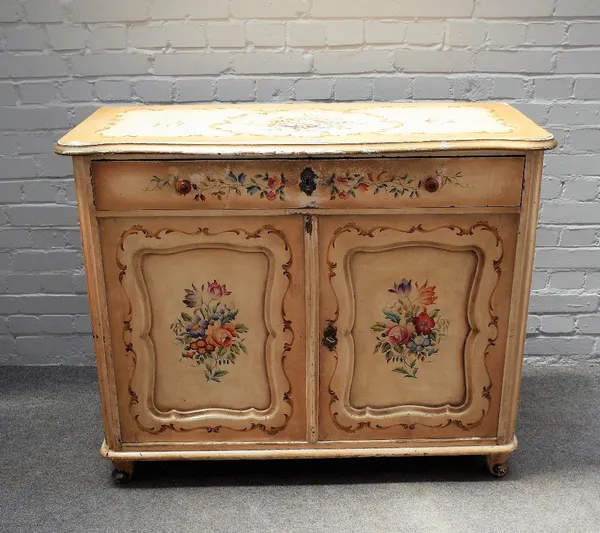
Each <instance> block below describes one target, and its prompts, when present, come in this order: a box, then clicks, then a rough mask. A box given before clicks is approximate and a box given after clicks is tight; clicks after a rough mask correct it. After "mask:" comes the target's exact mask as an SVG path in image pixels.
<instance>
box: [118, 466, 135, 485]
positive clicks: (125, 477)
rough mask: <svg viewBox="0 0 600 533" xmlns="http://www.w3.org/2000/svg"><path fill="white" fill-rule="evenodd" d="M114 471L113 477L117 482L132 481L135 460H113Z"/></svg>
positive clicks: (121, 483)
mask: <svg viewBox="0 0 600 533" xmlns="http://www.w3.org/2000/svg"><path fill="white" fill-rule="evenodd" d="M112 464H113V472H112V478H113V481H114V482H115V483H118V484H119V485H123V484H125V483H129V482H130V481H131V477H132V476H133V469H134V467H135V462H134V461H112Z"/></svg>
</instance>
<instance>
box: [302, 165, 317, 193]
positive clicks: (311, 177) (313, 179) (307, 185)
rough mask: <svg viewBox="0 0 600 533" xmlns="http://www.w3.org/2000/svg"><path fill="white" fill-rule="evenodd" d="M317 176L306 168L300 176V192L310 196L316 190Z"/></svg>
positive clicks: (310, 169)
mask: <svg viewBox="0 0 600 533" xmlns="http://www.w3.org/2000/svg"><path fill="white" fill-rule="evenodd" d="M317 179H318V176H317V175H316V174H315V172H314V170H313V169H312V168H310V167H306V168H305V169H304V170H303V171H302V173H301V174H300V190H301V191H302V192H303V193H304V194H306V195H307V196H310V195H311V194H312V193H313V192H314V190H315V189H316V188H317Z"/></svg>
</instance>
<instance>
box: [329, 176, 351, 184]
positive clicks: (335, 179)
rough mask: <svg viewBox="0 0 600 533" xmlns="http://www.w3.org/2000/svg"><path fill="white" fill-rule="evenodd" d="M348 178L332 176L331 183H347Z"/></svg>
mask: <svg viewBox="0 0 600 533" xmlns="http://www.w3.org/2000/svg"><path fill="white" fill-rule="evenodd" d="M349 181H350V178H349V177H348V176H333V183H337V184H340V185H348V182H349Z"/></svg>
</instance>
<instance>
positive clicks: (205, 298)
mask: <svg viewBox="0 0 600 533" xmlns="http://www.w3.org/2000/svg"><path fill="white" fill-rule="evenodd" d="M230 294H231V291H228V290H227V287H226V285H222V284H220V283H219V282H218V281H217V280H213V281H208V282H206V283H205V284H202V285H201V286H200V289H198V288H197V287H196V286H195V285H194V284H192V288H191V289H185V298H184V299H183V303H184V304H185V305H186V307H188V308H190V309H193V311H191V312H190V313H191V314H190V313H188V312H182V313H181V316H180V317H179V318H178V319H177V320H176V321H175V322H173V324H171V330H172V331H173V333H174V334H175V342H176V343H178V344H181V345H183V352H182V357H183V358H184V359H192V360H194V361H196V363H197V364H198V365H204V376H205V377H206V381H213V382H216V383H220V382H221V379H222V378H223V377H224V376H226V375H227V374H229V371H228V370H225V369H224V367H226V366H227V365H232V364H235V362H236V359H237V357H238V356H239V355H240V354H242V353H247V350H246V346H245V345H244V339H243V338H242V335H243V334H244V333H247V332H248V328H247V327H246V326H245V325H244V324H242V323H241V322H237V315H238V310H237V309H236V308H235V307H234V306H233V305H232V304H229V303H227V302H226V301H225V300H224V298H225V297H226V296H229V295H230Z"/></svg>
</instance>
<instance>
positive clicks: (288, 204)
mask: <svg viewBox="0 0 600 533" xmlns="http://www.w3.org/2000/svg"><path fill="white" fill-rule="evenodd" d="M188 111H190V112H189V113H188ZM193 117H196V118H193ZM198 117H204V119H207V117H209V118H210V120H208V119H207V120H205V121H204V122H202V123H201V122H200V121H199V118H198ZM157 118H158V120H156V119H157ZM325 118H327V119H328V120H325ZM466 118H469V121H467V120H466ZM150 119H151V120H150ZM148 120H150V122H148ZM252 125H254V126H255V127H251V126H252ZM552 146H554V141H553V139H552V137H551V136H550V135H549V134H548V133H547V132H545V131H544V130H542V129H541V128H539V127H537V126H536V125H535V124H533V123H532V122H531V121H529V120H528V119H526V118H525V117H523V116H522V115H520V114H519V113H518V112H517V111H516V110H514V109H512V108H510V107H509V106H504V105H496V104H450V105H442V104H436V105H431V104H424V105H409V106H406V105H398V104H381V105H380V104H368V105H364V104H360V105H359V104H344V105H333V104H331V105H312V104H303V105H290V106H246V107H242V106H215V107H210V108H209V107H201V106H195V107H194V106H192V107H189V108H181V107H177V106H174V107H170V108H142V109H135V111H134V110H133V109H131V108H111V109H103V110H100V111H99V112H98V113H96V114H94V115H93V116H92V117H91V118H90V119H88V120H87V121H85V122H84V123H83V124H81V125H80V126H78V127H77V128H76V129H75V130H73V131H72V132H71V133H70V134H68V135H67V136H66V137H65V138H64V139H62V140H61V141H60V142H59V144H58V145H57V151H58V152H60V153H65V154H69V155H73V156H74V168H75V183H76V187H77V198H78V204H79V215H80V221H81V229H82V236H83V243H84V258H85V267H86V274H87V277H88V286H89V295H90V308H91V314H92V324H93V330H94V339H95V349H96V355H97V360H98V374H99V378H100V391H101V399H102V410H103V415H104V426H105V443H104V444H103V447H102V454H103V455H104V456H105V457H107V458H108V459H110V460H111V461H113V463H114V465H115V472H116V473H115V480H116V481H118V482H123V481H127V480H128V479H129V478H130V477H131V475H132V472H133V465H134V462H135V461H138V460H157V459H243V458H260V459H266V458H275V457H281V458H302V457H361V456H383V455H387V456H399V457H400V456H405V455H432V454H436V455H464V454H474V455H487V456H488V466H489V468H490V470H491V471H492V472H493V473H494V474H496V475H504V474H505V473H506V461H507V458H508V454H510V453H511V452H512V451H513V450H514V449H515V448H516V438H515V436H514V428H515V422H516V413H517V405H518V393H519V383H520V373H521V362H522V355H523V342H524V334H525V323H526V315H527V301H528V293H529V287H530V279H531V268H532V261H533V250H534V241H535V228H536V222H537V210H538V204H539V188H540V180H541V169H542V152H541V150H543V149H545V148H550V147H552ZM309 156H310V158H309ZM217 303H218V306H217V307H215V305H216V304H217ZM211 306H212V307H211ZM206 317H208V318H206ZM232 346H233V348H232ZM242 346H243V348H242ZM207 365H208V366H207Z"/></svg>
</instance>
